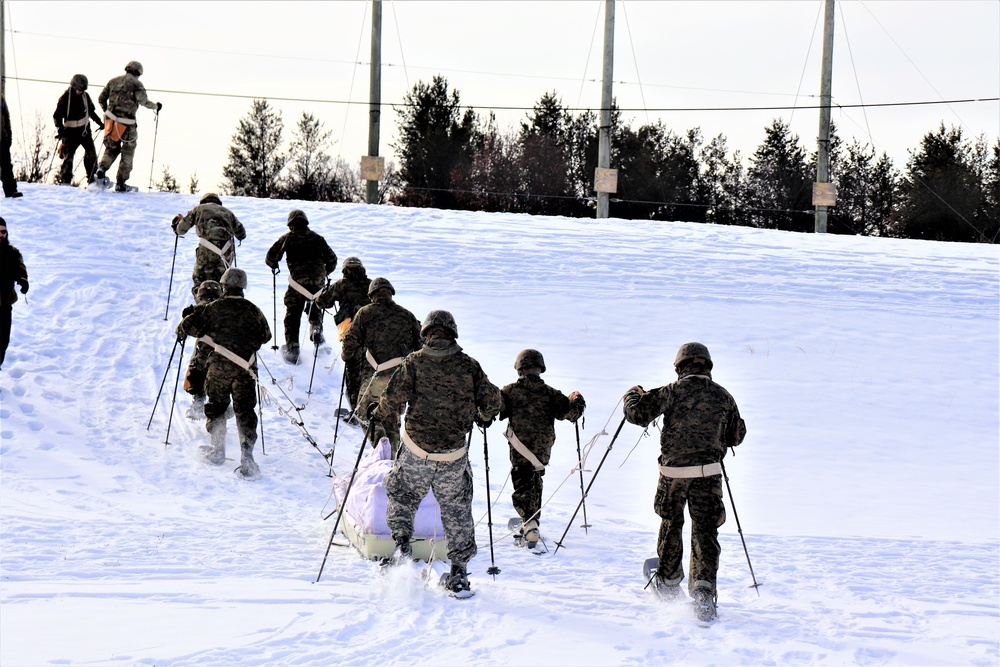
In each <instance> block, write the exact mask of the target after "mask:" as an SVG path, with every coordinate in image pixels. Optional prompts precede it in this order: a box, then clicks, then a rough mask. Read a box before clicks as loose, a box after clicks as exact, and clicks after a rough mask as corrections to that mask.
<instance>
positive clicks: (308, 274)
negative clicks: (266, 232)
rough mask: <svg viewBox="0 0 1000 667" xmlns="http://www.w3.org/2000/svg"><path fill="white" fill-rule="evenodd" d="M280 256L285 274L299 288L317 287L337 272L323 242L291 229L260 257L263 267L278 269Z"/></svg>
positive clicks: (305, 231)
mask: <svg viewBox="0 0 1000 667" xmlns="http://www.w3.org/2000/svg"><path fill="white" fill-rule="evenodd" d="M282 256H286V257H285V263H286V264H288V272H289V273H290V274H291V276H292V279H293V280H295V282H297V283H300V284H302V286H303V287H319V286H321V285H322V284H323V282H324V281H325V280H326V277H327V276H328V275H330V274H331V273H332V272H333V270H334V269H336V268H337V255H336V253H334V252H333V250H331V249H330V246H329V245H327V243H326V239H324V238H323V237H322V236H320V235H319V234H317V233H316V232H314V231H313V230H311V229H309V228H308V227H306V228H304V229H293V230H291V231H290V232H287V233H285V234H282V235H281V236H280V237H279V238H278V240H277V241H275V242H274V245H272V246H271V247H270V248H269V249H268V251H267V254H266V255H265V256H264V263H265V264H267V265H268V266H269V267H271V268H272V269H276V268H278V262H280V261H281V258H282Z"/></svg>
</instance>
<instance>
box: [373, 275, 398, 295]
mask: <svg viewBox="0 0 1000 667" xmlns="http://www.w3.org/2000/svg"><path fill="white" fill-rule="evenodd" d="M380 289H387V290H389V294H395V293H396V288H395V287H393V286H392V283H390V282H389V279H388V278H382V277H381V276H379V277H378V278H374V279H373V280H372V281H371V282H370V283H368V296H371V295H373V294H375V292H377V291H379V290H380Z"/></svg>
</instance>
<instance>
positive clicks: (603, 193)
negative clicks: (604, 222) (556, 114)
mask: <svg viewBox="0 0 1000 667" xmlns="http://www.w3.org/2000/svg"><path fill="white" fill-rule="evenodd" d="M614 61H615V0H605V2H604V76H603V79H602V84H603V85H602V88H601V127H600V133H599V134H598V143H597V170H596V171H595V172H594V189H595V190H597V217H598V218H606V217H608V211H609V206H610V201H609V193H611V192H617V191H618V187H617V180H618V179H617V173H616V172H613V171H612V170H611V100H612V97H611V81H612V78H613V77H614V71H615V66H614Z"/></svg>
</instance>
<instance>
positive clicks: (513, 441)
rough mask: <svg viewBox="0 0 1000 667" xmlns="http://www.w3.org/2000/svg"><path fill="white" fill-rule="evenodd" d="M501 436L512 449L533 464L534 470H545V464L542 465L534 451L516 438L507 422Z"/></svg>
mask: <svg viewBox="0 0 1000 667" xmlns="http://www.w3.org/2000/svg"><path fill="white" fill-rule="evenodd" d="M503 437H505V438H507V442H509V443H510V446H511V447H513V448H514V451H516V452H517V453H518V454H520V455H521V456H523V457H524V458H526V459H528V463H530V464H531V465H533V466H535V470H545V466H543V465H542V462H541V461H539V460H538V457H537V456H535V455H534V453H533V452H532V451H531V450H530V449H528V448H527V447H526V446H525V444H524V443H523V442H521V441H520V440H519V439H518V437H517V435H516V434H515V433H514V429H512V428H511V427H510V425H509V424H508V426H507V430H506V431H504V432H503Z"/></svg>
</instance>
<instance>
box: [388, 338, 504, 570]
mask: <svg viewBox="0 0 1000 667" xmlns="http://www.w3.org/2000/svg"><path fill="white" fill-rule="evenodd" d="M404 408H405V409H406V425H405V428H406V432H407V434H408V436H409V437H410V438H411V439H412V440H413V442H414V444H415V445H416V446H417V447H418V448H419V449H420V450H422V451H424V452H429V453H436V454H440V453H445V452H453V451H455V450H459V449H461V448H462V447H464V446H465V442H466V435H467V434H468V433H469V432H470V431H471V429H472V425H473V418H474V417H475V415H476V414H477V413H478V414H479V416H480V418H481V419H484V420H488V419H493V418H494V417H495V416H496V414H497V413H498V412H499V411H500V390H499V389H498V388H497V387H496V386H495V385H494V384H493V383H491V382H490V381H489V378H487V377H486V374H485V373H484V372H483V369H482V367H480V365H479V362H477V361H476V360H475V359H473V358H472V357H470V356H468V355H467V354H465V353H464V352H462V348H461V347H459V345H458V343H456V342H455V341H454V340H449V339H434V340H428V341H427V342H426V343H425V344H424V346H423V347H422V348H421V349H420V350H419V351H417V352H414V353H412V354H410V355H409V356H407V357H406V360H405V361H403V363H402V365H401V366H399V367H398V368H397V369H396V371H395V372H394V373H393V374H392V379H391V380H389V386H388V387H387V388H386V390H385V393H383V394H382V398H381V399H380V401H379V403H378V407H377V408H376V410H375V415H374V416H375V419H378V420H383V419H393V418H394V419H398V418H399V415H400V413H401V412H403V409H404ZM384 483H385V490H386V495H387V496H388V504H387V506H386V523H387V524H388V526H389V529H390V530H391V531H392V536H393V539H395V540H396V543H397V544H399V542H400V540H406V539H408V538H409V537H410V536H412V535H413V518H414V516H415V515H416V512H417V507H418V506H419V505H420V501H421V500H423V498H424V496H426V495H427V491H428V489H431V490H433V492H434V497H435V498H436V499H437V501H438V504H439V505H440V507H441V523H442V524H443V526H444V532H445V537H446V538H447V539H448V558H449V559H450V560H451V562H452V564H453V566H454V565H455V564H456V563H457V564H460V565H464V564H465V563H468V562H469V560H471V559H472V557H473V556H475V555H476V535H475V525H474V523H473V518H472V467H471V466H470V465H469V456H468V452H466V453H465V454H464V455H462V456H461V457H460V458H458V459H457V460H455V461H450V462H441V461H430V460H424V459H422V458H418V457H417V456H416V455H415V454H414V453H413V452H411V451H410V450H409V448H408V447H404V448H403V449H402V450H401V452H400V455H399V457H398V458H397V459H396V462H395V464H394V465H393V467H392V470H391V471H390V472H389V473H387V474H386V476H385V480H384Z"/></svg>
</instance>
